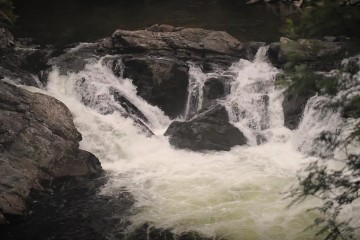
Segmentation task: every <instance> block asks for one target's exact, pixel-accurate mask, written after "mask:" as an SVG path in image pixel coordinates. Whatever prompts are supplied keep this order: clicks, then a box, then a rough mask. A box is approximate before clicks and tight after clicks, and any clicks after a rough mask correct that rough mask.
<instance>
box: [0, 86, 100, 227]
mask: <svg viewBox="0 0 360 240" xmlns="http://www.w3.org/2000/svg"><path fill="white" fill-rule="evenodd" d="M80 140H81V134H80V133H79V132H78V131H77V130H76V128H75V126H74V123H73V120H72V115H71V113H70V111H69V110H68V109H67V107H66V106H65V105H64V104H62V103H61V102H60V101H58V100H56V99H54V98H52V97H49V96H47V95H43V94H40V93H31V92H28V91H26V90H23V89H20V88H18V87H16V86H13V85H10V84H8V83H6V82H3V81H0V151H1V154H0V222H2V223H4V222H6V219H8V218H9V217H10V218H11V217H12V216H22V215H24V213H25V210H26V208H27V206H26V200H27V198H28V196H29V194H30V191H31V190H32V189H38V190H39V189H41V188H42V187H41V184H40V183H41V181H42V180H51V179H53V178H60V177H68V176H72V177H76V176H90V175H94V174H97V173H99V172H100V171H101V165H100V162H99V160H98V159H97V158H96V157H95V156H94V155H92V154H91V153H89V152H86V151H84V150H80V149H79V141H80Z"/></svg>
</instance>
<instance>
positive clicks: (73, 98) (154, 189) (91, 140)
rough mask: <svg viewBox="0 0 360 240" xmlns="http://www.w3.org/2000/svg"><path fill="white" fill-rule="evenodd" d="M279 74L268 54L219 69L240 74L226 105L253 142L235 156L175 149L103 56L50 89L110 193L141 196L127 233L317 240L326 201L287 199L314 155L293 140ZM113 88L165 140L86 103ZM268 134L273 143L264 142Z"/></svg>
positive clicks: (54, 76)
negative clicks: (320, 207) (319, 204)
mask: <svg viewBox="0 0 360 240" xmlns="http://www.w3.org/2000/svg"><path fill="white" fill-rule="evenodd" d="M199 71H200V70H199V69H198V71H195V70H194V69H193V72H194V74H193V75H192V77H194V78H196V72H197V73H198V74H199V75H201V78H206V77H207V75H206V74H204V73H199ZM276 73H277V70H276V69H275V68H273V67H272V66H271V65H270V64H269V63H267V62H266V59H264V58H263V55H261V54H258V56H257V58H256V59H255V60H254V61H252V62H250V61H246V60H240V62H239V63H235V64H234V65H233V66H232V67H231V68H230V69H229V71H225V72H216V73H211V74H209V76H208V77H210V76H213V75H214V74H215V75H216V74H218V75H227V76H230V77H231V79H232V80H231V82H230V84H231V93H230V95H229V96H228V97H227V98H226V99H223V100H222V103H223V104H224V105H225V106H226V107H227V109H228V111H229V112H230V119H231V120H232V122H233V123H234V124H235V125H236V126H237V127H239V129H240V130H242V131H243V132H244V133H245V135H246V136H247V137H248V138H249V140H250V144H249V145H248V146H242V147H234V148H233V149H232V150H231V151H229V152H211V151H209V152H206V153H196V152H190V151H186V150H177V149H174V148H173V147H172V146H170V144H169V143H168V140H167V138H166V137H164V136H162V133H163V132H164V131H165V130H166V128H167V126H168V125H169V124H170V120H169V119H168V118H167V117H166V116H165V115H164V114H163V113H162V111H161V110H159V109H158V108H156V107H154V106H150V105H149V104H148V103H146V102H145V101H144V100H142V99H140V98H139V97H138V96H137V95H136V88H135V87H134V86H133V85H132V83H131V80H130V79H122V78H118V77H116V76H114V75H113V73H112V71H111V70H110V69H109V68H108V67H107V66H106V64H104V63H103V61H102V60H99V61H96V62H92V63H89V64H88V65H87V66H86V68H85V69H84V70H83V71H81V72H79V73H68V74H67V75H66V76H64V75H60V74H59V71H58V70H56V69H54V70H53V71H52V72H51V73H50V75H49V83H48V85H47V87H46V89H47V92H48V93H49V94H50V95H52V96H54V97H56V98H58V99H59V100H61V101H62V102H64V103H65V104H66V105H67V106H68V107H69V109H70V110H71V112H72V113H73V115H74V121H75V124H76V126H77V128H78V130H79V131H80V132H81V134H82V136H83V140H82V142H81V148H83V149H85V150H87V151H90V152H92V153H94V154H95V155H96V156H97V157H98V158H99V159H100V161H101V163H102V166H103V168H104V169H105V170H107V171H109V172H110V173H111V178H110V180H109V182H108V183H107V185H106V187H105V188H104V189H103V190H102V193H101V194H104V195H110V196H111V195H116V194H117V193H119V192H121V191H126V192H129V193H130V194H131V195H132V196H133V197H134V199H135V201H136V203H135V206H134V209H133V215H132V216H131V218H130V219H129V220H130V221H131V222H132V224H131V226H130V227H129V229H127V231H129V232H131V231H132V230H135V229H136V228H138V227H141V226H142V225H143V224H145V223H147V224H149V225H150V226H153V227H155V228H159V229H170V230H171V231H172V232H173V233H174V234H179V233H182V232H191V231H195V232H198V233H200V234H202V235H204V236H206V237H209V238H213V239H228V240H246V239H251V240H256V239H259V240H266V239H274V240H275V239H276V240H281V239H284V240H285V239H286V240H290V239H293V240H295V239H297V240H302V239H313V236H314V232H315V231H316V230H308V231H304V229H305V228H306V227H308V226H309V225H310V224H311V223H312V221H313V220H314V218H315V217H316V216H315V215H314V213H311V212H307V211H306V210H307V209H308V208H311V207H314V206H315V205H316V201H315V200H308V201H306V202H303V203H302V204H300V205H296V206H293V207H291V208H290V209H287V208H286V207H287V205H288V204H289V203H290V200H289V199H285V196H286V193H287V191H288V190H289V188H290V187H291V186H292V185H293V184H295V183H296V173H297V171H298V170H300V169H301V168H302V167H304V166H306V165H307V163H308V162H309V161H310V160H311V159H310V158H307V157H306V156H305V155H303V154H302V153H300V152H299V151H297V148H298V147H299V146H298V144H299V142H302V141H303V139H300V140H299V139H294V137H293V136H298V137H301V134H296V132H294V131H290V130H288V129H286V128H285V127H283V116H282V109H281V100H282V97H281V92H279V91H277V90H276V89H275V87H274V78H275V75H276ZM82 78H86V79H87V80H88V81H89V82H90V83H91V84H90V86H91V87H90V88H87V89H88V90H87V92H79V88H78V81H79V79H82ZM201 81H203V79H202V80H201ZM109 87H113V88H116V89H117V90H118V91H120V92H121V93H122V94H124V95H125V96H126V97H127V98H128V99H129V100H130V101H131V102H132V103H133V104H135V105H136V106H137V107H138V108H139V109H140V110H141V111H142V112H143V113H144V115H145V116H146V117H147V119H148V120H149V123H148V124H147V126H148V127H149V128H150V129H151V130H152V131H153V132H154V133H156V135H155V136H153V137H151V138H148V137H146V136H145V135H144V134H143V133H142V132H141V131H140V130H139V128H138V127H137V126H136V125H134V120H133V119H132V118H126V117H124V115H123V114H121V111H115V112H114V113H112V114H107V115H102V114H100V113H99V104H98V101H93V102H94V104H90V105H88V106H85V105H84V104H83V103H82V102H81V99H82V97H81V96H83V95H84V94H85V95H89V94H90V95H91V96H92V97H94V98H96V96H100V95H102V94H104V92H106V91H104V89H106V88H109ZM81 91H84V90H83V89H82V90H81ZM198 96H201V94H198ZM263 96H267V97H266V98H264V97H263ZM102 99H104V98H102ZM106 99H107V100H106V102H102V103H101V106H104V105H106V106H109V105H114V104H115V103H114V102H113V99H112V98H111V97H109V98H106ZM95 102H96V103H95ZM197 104H199V103H197ZM188 108H189V107H188ZM119 109H121V107H119ZM264 123H266V124H264ZM308 131H311V129H310V130H308ZM258 135H262V136H263V137H264V138H266V139H267V142H266V143H262V144H261V145H257V144H256V137H257V136H258ZM295 140H296V141H295Z"/></svg>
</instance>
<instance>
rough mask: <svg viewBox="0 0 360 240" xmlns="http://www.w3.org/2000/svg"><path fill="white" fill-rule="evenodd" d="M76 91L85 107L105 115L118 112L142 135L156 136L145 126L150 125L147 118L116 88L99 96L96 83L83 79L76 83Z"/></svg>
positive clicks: (108, 89)
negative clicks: (129, 119) (131, 120)
mask: <svg viewBox="0 0 360 240" xmlns="http://www.w3.org/2000/svg"><path fill="white" fill-rule="evenodd" d="M75 89H76V91H77V93H78V95H79V96H80V98H81V102H82V103H83V104H84V105H85V106H88V107H90V108H92V109H95V110H96V111H98V112H99V113H100V114H103V115H107V114H112V113H114V112H118V113H120V114H121V115H122V116H123V117H125V118H128V117H130V118H131V119H133V120H134V125H136V126H137V127H138V129H139V130H141V132H142V133H144V134H145V135H147V136H149V137H150V136H153V135H154V134H153V132H152V131H151V130H150V129H149V128H148V127H147V126H146V124H145V123H148V119H147V118H146V116H145V115H144V114H143V113H142V112H141V111H140V110H139V109H138V108H137V107H136V106H135V105H134V104H133V103H131V101H130V100H129V99H127V98H126V97H125V96H124V95H123V94H122V93H121V92H120V91H118V90H117V89H116V88H114V87H111V86H110V87H107V88H104V89H102V90H101V91H102V93H100V94H99V93H97V91H98V86H97V84H96V83H94V82H91V81H89V80H87V79H86V78H81V79H79V80H78V81H76V83H75Z"/></svg>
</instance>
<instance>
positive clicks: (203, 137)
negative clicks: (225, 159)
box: [165, 105, 247, 151]
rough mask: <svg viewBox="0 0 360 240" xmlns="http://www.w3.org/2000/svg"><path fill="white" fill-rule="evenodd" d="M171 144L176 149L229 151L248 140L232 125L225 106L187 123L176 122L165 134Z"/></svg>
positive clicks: (202, 114)
mask: <svg viewBox="0 0 360 240" xmlns="http://www.w3.org/2000/svg"><path fill="white" fill-rule="evenodd" d="M165 135H166V136H169V138H170V143H171V144H172V145H173V146H175V147H176V148H185V149H190V150H193V151H203V150H217V151H229V150H230V149H231V148H232V147H234V146H236V145H244V144H246V143H247V139H246V137H245V136H244V134H243V133H242V132H240V130H239V129H238V128H236V127H235V126H233V125H232V124H231V123H229V117H228V114H227V111H226V109H225V107H224V106H221V105H217V106H216V107H214V108H212V109H210V110H207V111H204V112H202V113H200V114H199V115H198V116H197V117H195V118H193V119H192V120H190V121H187V122H178V121H174V122H172V123H171V124H170V126H169V128H168V129H167V130H166V132H165Z"/></svg>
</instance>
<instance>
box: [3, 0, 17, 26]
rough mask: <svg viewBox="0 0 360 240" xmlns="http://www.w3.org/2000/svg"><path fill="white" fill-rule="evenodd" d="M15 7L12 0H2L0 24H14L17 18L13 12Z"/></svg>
mask: <svg viewBox="0 0 360 240" xmlns="http://www.w3.org/2000/svg"><path fill="white" fill-rule="evenodd" d="M13 10H14V7H13V3H12V1H11V0H0V24H1V23H2V24H6V25H8V26H12V25H13V24H14V22H15V20H16V18H17V17H16V15H15V14H14V12H13Z"/></svg>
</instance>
